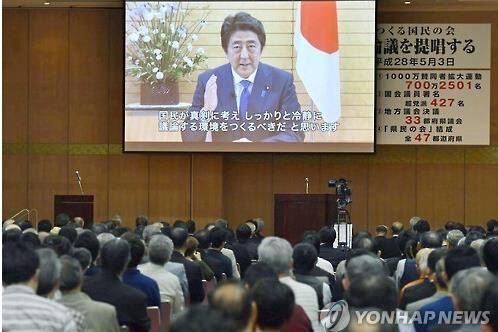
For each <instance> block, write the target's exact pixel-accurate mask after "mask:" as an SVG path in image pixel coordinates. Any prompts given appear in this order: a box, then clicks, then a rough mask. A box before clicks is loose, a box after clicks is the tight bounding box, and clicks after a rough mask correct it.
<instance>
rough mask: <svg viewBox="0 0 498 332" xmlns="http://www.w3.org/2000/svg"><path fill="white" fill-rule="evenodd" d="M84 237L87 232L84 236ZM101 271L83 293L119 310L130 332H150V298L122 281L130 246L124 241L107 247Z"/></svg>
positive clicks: (90, 279) (120, 240) (88, 280)
mask: <svg viewBox="0 0 498 332" xmlns="http://www.w3.org/2000/svg"><path fill="white" fill-rule="evenodd" d="M83 234H84V233H83ZM100 259H101V263H102V269H101V271H100V272H99V273H98V274H97V275H95V276H92V277H89V278H86V279H85V281H84V282H83V288H82V290H83V292H85V293H86V294H88V296H90V298H92V300H94V301H99V302H105V303H109V304H111V305H113V306H114V308H116V313H117V316H118V322H119V325H126V326H128V328H129V329H130V331H132V332H133V331H137V332H141V331H149V327H150V321H149V318H148V316H147V311H146V307H147V296H146V295H145V294H144V293H143V292H141V291H139V290H138V289H136V288H133V287H131V286H128V285H126V284H124V283H123V282H122V281H121V276H122V275H123V273H124V271H125V270H126V266H127V265H128V261H129V259H130V245H129V244H128V242H127V241H125V240H122V239H114V240H111V241H109V242H107V243H106V244H105V246H104V247H103V248H102V250H101V252H100Z"/></svg>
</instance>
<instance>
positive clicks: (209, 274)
mask: <svg viewBox="0 0 498 332" xmlns="http://www.w3.org/2000/svg"><path fill="white" fill-rule="evenodd" d="M186 246H187V247H186V249H185V258H187V259H188V260H189V261H191V262H194V263H195V264H197V265H199V267H200V268H201V272H202V279H203V280H207V281H210V280H212V279H213V278H214V272H213V270H211V268H210V267H209V265H207V264H206V262H204V261H203V260H202V258H201V253H200V252H199V251H198V250H197V249H198V247H199V241H198V240H197V239H196V238H195V237H193V236H190V235H189V237H188V238H187V244H186Z"/></svg>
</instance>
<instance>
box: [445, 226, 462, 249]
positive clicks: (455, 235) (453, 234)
mask: <svg viewBox="0 0 498 332" xmlns="http://www.w3.org/2000/svg"><path fill="white" fill-rule="evenodd" d="M464 236H465V235H463V233H462V231H461V230H458V229H452V230H450V231H448V234H447V235H446V240H447V241H448V249H453V248H456V247H457V245H458V242H459V241H460V240H461V239H462V238H463V237H464Z"/></svg>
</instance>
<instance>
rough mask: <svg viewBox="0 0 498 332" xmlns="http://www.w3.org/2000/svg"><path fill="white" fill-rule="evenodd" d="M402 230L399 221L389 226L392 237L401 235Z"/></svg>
mask: <svg viewBox="0 0 498 332" xmlns="http://www.w3.org/2000/svg"><path fill="white" fill-rule="evenodd" d="M402 230H403V224H402V223H400V222H399V221H395V222H393V224H392V225H391V232H392V233H393V235H399V233H401V231H402Z"/></svg>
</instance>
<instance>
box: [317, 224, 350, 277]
mask: <svg viewBox="0 0 498 332" xmlns="http://www.w3.org/2000/svg"><path fill="white" fill-rule="evenodd" d="M319 236H320V242H321V244H320V252H319V255H320V257H321V258H323V259H326V260H327V261H329V262H330V263H331V264H332V267H333V268H334V271H337V265H339V263H340V262H341V261H343V260H345V259H346V255H347V252H348V250H347V248H345V247H341V248H334V242H335V239H336V236H337V234H336V231H335V229H334V228H333V227H330V226H324V227H322V228H321V229H320V232H319Z"/></svg>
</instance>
